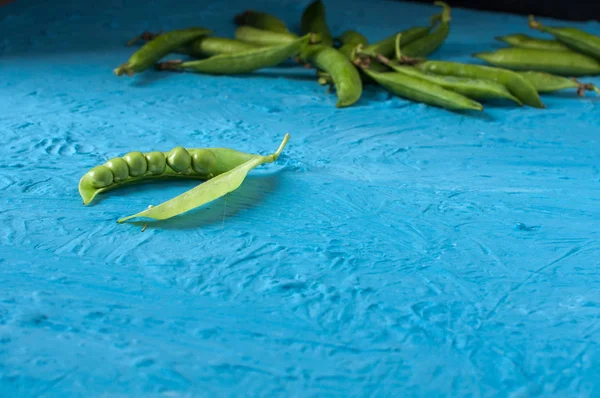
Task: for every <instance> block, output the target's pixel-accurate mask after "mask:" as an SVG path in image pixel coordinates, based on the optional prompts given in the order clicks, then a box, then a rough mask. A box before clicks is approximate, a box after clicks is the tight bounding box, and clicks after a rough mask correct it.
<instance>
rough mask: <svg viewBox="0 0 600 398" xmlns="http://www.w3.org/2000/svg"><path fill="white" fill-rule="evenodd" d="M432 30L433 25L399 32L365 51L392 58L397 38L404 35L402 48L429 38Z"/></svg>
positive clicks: (366, 48) (367, 47)
mask: <svg viewBox="0 0 600 398" xmlns="http://www.w3.org/2000/svg"><path fill="white" fill-rule="evenodd" d="M432 28H433V25H431V26H427V27H414V28H409V29H407V30H405V31H402V32H399V33H394V34H393V35H391V36H388V37H386V38H385V39H383V40H380V41H378V42H376V43H373V44H371V45H369V46H366V47H365V51H367V52H370V53H374V54H381V55H383V56H385V57H392V56H393V55H394V46H395V44H396V37H397V36H398V35H399V34H401V35H402V41H401V43H400V44H401V45H402V46H405V45H407V44H409V43H412V42H414V41H415V40H418V39H421V38H422V37H425V36H427V35H428V34H429V32H430V31H431V29H432Z"/></svg>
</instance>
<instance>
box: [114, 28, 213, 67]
mask: <svg viewBox="0 0 600 398" xmlns="http://www.w3.org/2000/svg"><path fill="white" fill-rule="evenodd" d="M210 33H211V31H210V30H208V29H205V28H200V27H195V28H188V29H181V30H174V31H171V32H167V33H163V34H161V35H159V36H157V37H156V38H154V39H153V40H151V41H149V42H147V43H146V44H144V45H143V46H142V48H140V49H139V50H137V51H136V52H135V53H133V55H132V56H131V57H130V58H129V60H128V61H127V62H125V63H124V64H121V65H120V66H119V67H117V68H115V70H114V73H115V75H117V76H122V75H124V74H125V75H127V76H133V75H134V74H135V73H139V72H142V71H144V70H146V69H148V68H150V67H151V66H152V65H154V64H155V63H156V62H157V61H159V60H160V59H161V58H163V57H164V56H166V55H167V54H169V53H171V52H173V51H175V50H177V49H178V48H180V47H182V46H183V45H185V44H187V43H190V42H191V41H193V40H195V39H197V38H199V37H202V36H206V35H208V34H210Z"/></svg>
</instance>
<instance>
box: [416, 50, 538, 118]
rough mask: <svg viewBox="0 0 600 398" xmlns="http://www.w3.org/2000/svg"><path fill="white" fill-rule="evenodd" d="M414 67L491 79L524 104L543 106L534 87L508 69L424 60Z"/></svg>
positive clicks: (449, 74)
mask: <svg viewBox="0 0 600 398" xmlns="http://www.w3.org/2000/svg"><path fill="white" fill-rule="evenodd" d="M416 67H417V68H419V69H421V70H422V71H425V72H428V73H433V74H437V75H445V76H459V77H469V78H472V79H485V80H491V81H494V82H497V83H500V84H502V85H504V86H505V87H506V88H507V89H508V91H510V92H511V94H512V95H514V96H515V97H517V98H518V99H519V100H520V101H521V102H523V103H524V104H525V105H529V106H531V107H534V108H545V105H544V104H543V103H542V100H541V99H540V96H539V94H538V92H537V90H536V89H535V87H533V86H532V85H531V83H529V82H528V81H527V80H526V79H525V78H524V77H523V76H521V75H519V74H517V73H516V72H513V71H510V70H506V69H502V68H494V67H491V66H483V65H472V64H462V63H458V62H449V61H424V62H421V63H418V64H417V65H416Z"/></svg>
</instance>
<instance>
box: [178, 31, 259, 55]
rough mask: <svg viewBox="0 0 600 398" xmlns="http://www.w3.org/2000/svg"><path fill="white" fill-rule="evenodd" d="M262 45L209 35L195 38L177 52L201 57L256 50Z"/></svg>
mask: <svg viewBox="0 0 600 398" xmlns="http://www.w3.org/2000/svg"><path fill="white" fill-rule="evenodd" d="M260 47H262V46H260V45H257V44H253V43H248V42H244V41H241V40H235V39H229V38H227V37H212V36H207V37H201V38H200V39H197V40H194V41H193V42H191V43H190V44H188V45H186V46H185V47H183V48H180V49H179V50H178V51H177V52H178V53H182V54H187V55H190V56H192V57H196V58H201V57H206V56H212V55H219V54H234V53H239V52H244V51H250V50H256V49H258V48H260Z"/></svg>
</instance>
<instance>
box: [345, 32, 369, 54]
mask: <svg viewBox="0 0 600 398" xmlns="http://www.w3.org/2000/svg"><path fill="white" fill-rule="evenodd" d="M337 40H338V41H339V43H340V44H341V46H340V48H338V51H339V52H341V53H342V54H344V55H345V56H346V58H348V59H350V60H352V53H353V52H354V50H355V49H356V48H357V47H358V46H366V45H368V44H369V40H368V39H367V38H366V37H365V36H364V35H363V34H361V33H359V32H357V31H354V30H348V31H346V32H344V33H342V35H341V36H340V37H338V38H337Z"/></svg>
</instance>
